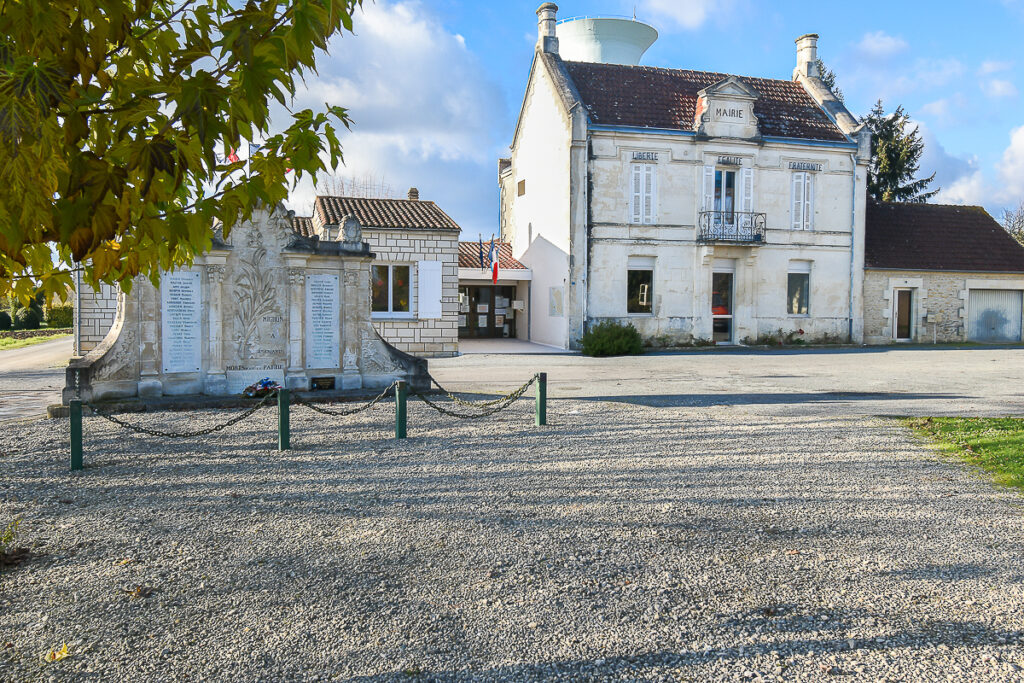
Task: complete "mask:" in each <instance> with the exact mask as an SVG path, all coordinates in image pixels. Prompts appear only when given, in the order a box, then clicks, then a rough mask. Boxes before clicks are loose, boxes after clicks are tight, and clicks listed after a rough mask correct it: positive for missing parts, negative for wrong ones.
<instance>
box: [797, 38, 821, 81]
mask: <svg viewBox="0 0 1024 683" xmlns="http://www.w3.org/2000/svg"><path fill="white" fill-rule="evenodd" d="M798 75H800V76H806V77H808V78H821V73H820V72H819V71H818V34H817V33H807V34H805V35H802V36H800V37H799V38H797V39H796V69H795V70H794V71H793V77H794V78H796V77H797V76H798Z"/></svg>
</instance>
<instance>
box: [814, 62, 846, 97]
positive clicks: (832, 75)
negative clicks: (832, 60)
mask: <svg viewBox="0 0 1024 683" xmlns="http://www.w3.org/2000/svg"><path fill="white" fill-rule="evenodd" d="M817 64H818V73H819V74H821V75H820V78H821V82H822V83H824V84H825V85H827V86H828V89H829V90H831V91H832V94H833V95H835V96H836V99H837V100H839V101H840V102H846V99H845V98H844V97H843V91H842V90H840V89H839V86H838V85H836V72H835V71H833V70H832V69H830V68H828V66H827V65H826V64H825V62H823V61H821V58H820V57H819V58H818V61H817Z"/></svg>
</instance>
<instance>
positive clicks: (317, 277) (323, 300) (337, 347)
mask: <svg viewBox="0 0 1024 683" xmlns="http://www.w3.org/2000/svg"><path fill="white" fill-rule="evenodd" d="M339 301H340V296H339V294H338V276H337V275H336V274H332V273H308V274H307V275H306V367H307V368H338V367H341V365H340V364H339V363H340V358H341V317H340V316H341V311H340V305H339Z"/></svg>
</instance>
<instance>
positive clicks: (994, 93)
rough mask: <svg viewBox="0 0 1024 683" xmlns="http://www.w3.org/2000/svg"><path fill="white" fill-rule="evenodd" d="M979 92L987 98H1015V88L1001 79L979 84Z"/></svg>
mask: <svg viewBox="0 0 1024 683" xmlns="http://www.w3.org/2000/svg"><path fill="white" fill-rule="evenodd" d="M981 91H982V92H983V93H985V94H986V95H988V96H989V97H1016V96H1017V86H1015V85H1014V84H1013V83H1011V82H1010V81H1007V80H1005V79H1002V78H993V79H990V80H988V81H985V82H984V83H982V84H981Z"/></svg>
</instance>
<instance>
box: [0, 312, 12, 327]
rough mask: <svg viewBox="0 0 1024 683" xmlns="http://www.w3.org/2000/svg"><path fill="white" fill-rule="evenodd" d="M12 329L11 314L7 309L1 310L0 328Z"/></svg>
mask: <svg viewBox="0 0 1024 683" xmlns="http://www.w3.org/2000/svg"><path fill="white" fill-rule="evenodd" d="M9 329H11V315H10V313H8V312H7V311H0V330H9Z"/></svg>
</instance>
